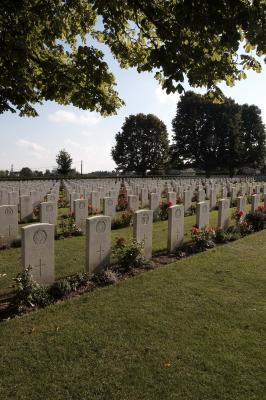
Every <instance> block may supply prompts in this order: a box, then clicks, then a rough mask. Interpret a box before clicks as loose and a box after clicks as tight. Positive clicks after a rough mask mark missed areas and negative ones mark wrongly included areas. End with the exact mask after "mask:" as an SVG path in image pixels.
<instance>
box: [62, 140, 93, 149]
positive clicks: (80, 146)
mask: <svg viewBox="0 0 266 400" xmlns="http://www.w3.org/2000/svg"><path fill="white" fill-rule="evenodd" d="M65 145H66V146H67V147H74V148H75V149H78V150H81V151H86V152H91V151H92V147H91V146H84V145H83V144H80V143H78V142H75V141H74V140H72V139H66V140H65Z"/></svg>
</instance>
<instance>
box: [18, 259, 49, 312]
mask: <svg viewBox="0 0 266 400" xmlns="http://www.w3.org/2000/svg"><path fill="white" fill-rule="evenodd" d="M30 271H31V267H28V268H26V270H25V271H23V272H21V273H19V274H18V275H17V277H16V278H15V279H14V281H15V296H14V298H13V305H14V306H15V307H16V308H17V309H18V311H22V310H23V309H24V308H27V307H31V308H35V307H46V306H48V305H49V304H51V303H52V298H51V296H50V293H49V288H48V287H46V286H43V285H39V284H38V283H37V282H35V281H34V280H33V278H32V276H31V273H30Z"/></svg>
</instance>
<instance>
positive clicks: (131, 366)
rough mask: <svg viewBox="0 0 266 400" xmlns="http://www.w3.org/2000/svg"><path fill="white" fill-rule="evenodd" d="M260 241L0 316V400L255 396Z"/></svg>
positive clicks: (259, 392) (260, 359)
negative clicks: (22, 312) (19, 314)
mask: <svg viewBox="0 0 266 400" xmlns="http://www.w3.org/2000/svg"><path fill="white" fill-rule="evenodd" d="M158 226H159V224H158ZM75 240H76V239H73V240H71V241H69V245H70V246H72V244H73V248H74V247H75V246H74V243H75ZM265 240H266V231H262V232H259V233H257V234H254V235H251V236H248V237H245V238H244V239H241V240H238V241H236V242H234V243H231V244H227V245H226V246H222V247H217V248H215V249H212V250H209V251H208V252H204V253H200V254H197V255H195V256H192V257H189V258H186V259H184V260H179V261H177V262H176V263H175V264H172V265H169V266H167V267H163V268H160V269H157V270H154V271H151V272H148V273H145V274H142V275H140V276H137V277H135V278H132V279H130V280H127V281H123V282H120V283H119V284H117V285H115V286H112V287H108V288H104V289H99V290H96V291H95V292H93V293H90V294H85V295H83V296H81V297H79V298H75V299H72V300H68V301H65V302H62V303H59V304H56V305H53V306H50V307H48V308H46V309H44V310H41V311H37V312H34V313H32V314H28V315H25V316H22V317H18V318H16V319H14V320H11V321H7V322H4V323H2V324H1V325H0V337H1V340H0V354H1V356H0V357H1V363H0V382H1V384H0V398H1V400H8V399H10V400H11V399H12V400H17V399H19V400H26V399H27V400H28V399H31V400H39V399H43V398H46V399H48V400H49V399H51V400H52V399H53V400H54V399H56V400H61V399H62V400H63V399H64V400H81V399H86V400H87V399H89V400H105V399H106V400H117V399H119V400H120V399H121V400H133V399H134V400H136V399H137V400H138V399H139V400H140V399H141V400H151V399H152V400H157V399H158V400H161V399H165V400H172V399H175V400H179V399H180V400H191V399H193V400H203V399H204V400H213V399H216V400H233V399H237V400H247V399H248V400H255V399H256V400H262V399H265V385H266V347H265V339H266V337H265V336H266V335H265V330H266V319H265V310H266V302H265V295H266V269H265V265H266V252H265ZM58 245H59V246H60V245H62V244H61V243H58Z"/></svg>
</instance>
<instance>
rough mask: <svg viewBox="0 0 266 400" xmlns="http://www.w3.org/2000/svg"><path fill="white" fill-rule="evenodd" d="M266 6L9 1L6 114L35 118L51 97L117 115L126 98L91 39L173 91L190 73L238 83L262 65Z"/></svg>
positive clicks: (208, 80) (1, 42) (2, 22)
mask: <svg viewBox="0 0 266 400" xmlns="http://www.w3.org/2000/svg"><path fill="white" fill-rule="evenodd" d="M265 10H266V3H265V0H256V1H255V0H254V1H244V0H234V1H225V0H216V1H211V0H198V1H193V2H192V1H176V0H168V1H165V0H153V1H152V2H151V1H150V0H141V1H140V0H110V1H102V0H72V1H70V0H65V1H63V0H55V1H46V0H31V1H25V0H22V1H17V0H2V1H1V3H0V11H1V12H0V48H1V52H0V65H1V74H0V113H2V112H4V111H7V110H9V111H11V112H16V111H19V112H20V115H33V116H34V115H36V114H37V112H36V109H35V108H34V104H36V103H41V102H42V101H44V100H54V101H57V102H58V103H60V104H64V105H66V104H73V105H74V106H77V107H80V108H82V109H89V110H96V111H99V112H100V113H102V114H112V113H114V112H115V111H116V110H117V109H118V108H119V107H120V106H121V104H123V102H122V100H121V99H120V98H119V97H118V94H117V92H116V90H115V78H114V76H113V74H112V73H111V72H110V70H109V68H108V65H107V63H106V62H105V61H104V58H103V57H104V53H103V51H102V50H99V49H98V48H96V47H94V46H93V45H92V43H95V46H97V45H98V44H105V45H106V46H108V48H109V50H110V51H111V53H112V54H113V56H114V57H115V58H116V59H117V61H118V62H119V64H120V66H121V67H122V68H127V67H136V68H137V70H138V71H139V72H141V71H149V72H150V71H155V78H156V79H158V80H159V81H160V82H161V84H162V86H163V87H164V88H166V89H167V91H168V92H170V91H175V90H178V91H180V92H181V91H182V90H183V86H182V83H183V81H184V78H185V76H187V78H188V81H189V83H190V85H192V86H206V87H207V88H208V89H215V88H216V85H217V83H219V82H220V81H225V82H226V83H227V84H228V85H230V86H232V85H233V84H234V81H235V80H237V79H243V78H245V77H246V75H245V70H246V69H249V68H252V69H254V70H256V71H260V70H261V65H260V63H259V61H258V58H257V56H262V55H265V54H266V42H265ZM240 45H242V46H241V48H240ZM98 47H99V46H98ZM101 48H103V46H101ZM239 49H240V53H241V54H238V53H239V52H238V50H239Z"/></svg>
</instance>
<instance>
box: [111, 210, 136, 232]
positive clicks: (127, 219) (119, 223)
mask: <svg viewBox="0 0 266 400" xmlns="http://www.w3.org/2000/svg"><path fill="white" fill-rule="evenodd" d="M132 219H133V212H131V211H124V212H123V213H122V214H121V216H120V217H117V218H114V219H113V220H112V229H113V230H114V229H121V228H126V227H127V226H130V225H131V223H132Z"/></svg>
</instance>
